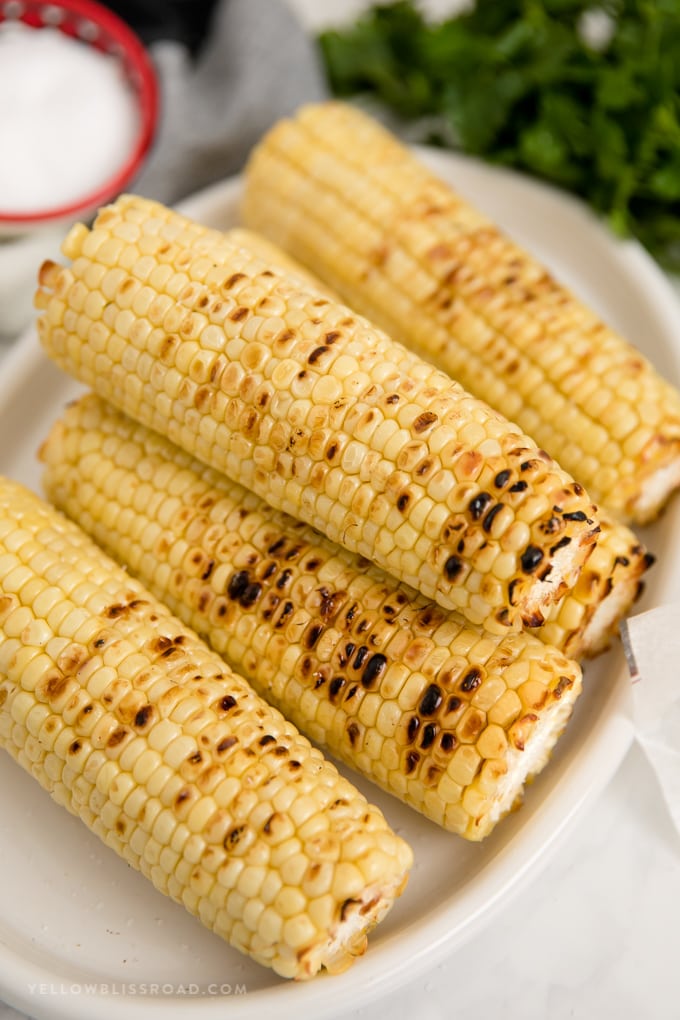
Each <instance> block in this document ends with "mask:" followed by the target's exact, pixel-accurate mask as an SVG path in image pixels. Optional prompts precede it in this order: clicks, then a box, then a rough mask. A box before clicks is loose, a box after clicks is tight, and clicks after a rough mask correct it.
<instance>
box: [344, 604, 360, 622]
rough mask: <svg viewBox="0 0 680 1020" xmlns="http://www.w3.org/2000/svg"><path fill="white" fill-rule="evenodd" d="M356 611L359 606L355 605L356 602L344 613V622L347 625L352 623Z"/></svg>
mask: <svg viewBox="0 0 680 1020" xmlns="http://www.w3.org/2000/svg"><path fill="white" fill-rule="evenodd" d="M358 610H359V606H358V605H357V603H356V602H353V603H352V605H351V606H350V607H349V609H348V610H347V612H346V613H345V620H346V621H347V623H351V622H352V620H353V619H354V617H355V616H356V615H357V612H358Z"/></svg>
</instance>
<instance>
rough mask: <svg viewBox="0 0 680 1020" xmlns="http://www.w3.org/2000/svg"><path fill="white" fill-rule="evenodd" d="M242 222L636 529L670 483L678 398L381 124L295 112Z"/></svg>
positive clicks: (679, 446) (677, 476) (258, 176)
mask: <svg viewBox="0 0 680 1020" xmlns="http://www.w3.org/2000/svg"><path fill="white" fill-rule="evenodd" d="M244 215H245V220H246V223H247V225H248V226H251V227H253V228H254V229H256V230H261V231H262V232H263V233H264V234H266V235H267V236H268V237H270V238H272V239H273V240H275V241H277V242H278V243H279V244H281V245H282V246H283V247H284V248H285V249H286V250H287V251H289V252H290V253H291V254H292V255H294V256H295V257H296V258H298V259H299V260H300V261H301V262H302V263H304V264H305V265H307V266H309V267H310V268H313V270H314V272H315V273H316V274H317V275H319V276H320V277H321V278H322V280H323V281H324V282H326V283H328V284H329V285H330V286H332V287H333V288H334V290H335V291H337V293H339V294H340V295H341V296H342V297H343V298H344V299H345V300H346V301H348V303H349V304H351V305H352V306H353V307H355V308H356V309H357V310H358V311H359V312H361V313H362V314H364V315H367V316H368V317H369V318H371V319H373V320H374V321H375V322H377V323H378V324H379V325H380V326H382V327H383V328H384V329H386V330H387V331H388V332H389V333H391V335H392V336H394V338H395V339H397V340H401V341H402V342H403V343H405V344H407V346H411V347H413V348H414V349H415V350H417V351H418V352H419V353H421V354H423V356H425V357H427V358H428V359H430V360H431V361H432V362H433V363H434V364H436V365H438V366H439V367H440V368H443V369H445V370H446V371H447V372H449V373H450V375H451V376H453V378H455V379H457V380H458V381H459V382H460V383H461V384H462V385H463V386H465V387H466V388H467V389H468V390H469V391H470V392H471V393H474V394H475V395H476V396H478V397H480V398H481V399H483V400H486V401H487V402H488V403H489V404H491V406H493V407H496V408H497V409H498V410H499V411H501V412H502V413H503V414H504V415H505V416H506V417H507V418H509V419H510V420H512V421H516V422H518V424H519V425H520V426H521V427H522V428H523V429H524V430H525V431H526V432H527V433H528V434H529V435H532V436H533V437H534V438H535V439H536V441H537V442H538V443H539V444H540V445H541V446H543V447H544V448H545V449H546V450H548V451H549V452H550V453H551V454H552V456H553V457H555V458H557V460H558V461H559V462H560V463H561V464H562V466H563V467H564V468H566V469H567V470H568V471H570V472H571V473H572V474H573V475H574V477H575V478H577V479H578V480H579V481H580V482H582V484H583V485H585V487H586V489H587V490H588V492H589V493H590V495H591V497H592V498H593V499H594V500H596V501H597V502H598V503H602V505H604V506H606V507H608V508H609V509H610V510H611V511H613V512H614V513H615V514H616V515H617V516H619V517H621V518H630V519H633V520H636V521H637V522H639V523H642V522H644V521H647V520H649V519H651V518H653V517H654V516H655V515H656V513H657V512H658V510H659V508H660V507H661V506H662V505H663V503H664V501H665V500H666V498H667V496H668V495H669V493H670V492H671V491H672V490H673V489H674V488H676V487H677V486H678V485H679V484H680V395H679V394H678V393H677V392H676V391H675V390H674V389H672V388H671V387H670V386H669V385H668V384H667V383H666V382H664V381H663V380H662V379H661V378H660V377H659V376H658V375H657V373H656V372H655V371H654V369H653V367H652V366H651V365H650V363H649V362H648V361H647V360H646V359H645V358H644V357H643V356H642V355H641V354H640V352H639V351H637V350H636V349H635V348H634V347H632V346H631V345H630V344H628V343H626V342H625V341H624V340H623V339H622V338H621V337H620V336H618V335H616V334H615V333H614V332H613V331H612V330H611V329H608V328H607V327H606V326H605V325H604V323H602V322H601V321H600V320H599V319H598V318H597V316H596V315H595V314H593V313H592V312H591V311H589V310H588V309H586V308H585V307H584V306H583V305H582V304H580V303H579V302H578V301H577V300H576V299H575V298H574V297H573V296H572V295H571V294H570V293H569V292H568V291H567V290H566V289H565V288H564V287H562V286H560V285H559V284H558V283H557V282H556V281H555V280H554V279H553V278H552V277H551V276H550V275H549V273H547V272H546V270H545V269H544V267H543V266H541V265H539V263H538V262H536V261H535V260H534V259H532V258H531V257H530V256H529V255H528V254H527V253H526V252H524V251H523V250H522V249H520V248H519V247H518V246H517V245H516V244H514V243H512V241H511V240H510V239H509V238H507V237H506V236H504V235H503V234H502V233H501V232H500V231H499V230H498V228H497V227H496V226H495V225H494V224H492V223H491V222H489V220H488V219H487V218H486V217H484V216H483V215H481V213H479V212H478V211H476V210H475V209H473V208H471V207H470V206H469V205H468V204H466V203H465V202H464V201H463V199H462V198H461V197H460V196H458V195H457V194H455V193H454V192H453V191H452V190H451V189H450V188H449V187H448V186H447V185H445V184H444V183H443V182H441V181H440V180H439V179H438V178H437V177H436V176H435V175H434V174H432V173H431V172H430V171H429V170H428V169H426V168H425V167H424V166H423V165H421V164H420V163H419V161H418V160H417V159H416V158H415V157H414V156H413V155H412V154H411V153H410V152H409V151H408V150H407V149H406V148H404V147H403V146H402V145H400V144H399V143H398V142H397V140H396V139H395V138H393V137H392V136H391V135H390V134H389V133H388V132H387V131H386V130H385V129H384V128H382V127H381V126H379V125H378V124H377V123H375V122H374V121H372V120H371V119H370V118H369V117H367V116H366V115H365V114H363V113H362V112H360V111H359V110H356V109H354V108H352V107H349V106H345V105H343V104H341V103H325V104H320V105H317V106H310V107H306V108H303V109H302V110H301V111H300V112H299V113H298V115H297V116H296V117H295V118H294V119H292V120H287V121H283V122H281V123H279V124H278V125H276V126H275V127H274V128H273V129H272V130H271V132H270V133H269V134H268V135H267V136H266V137H265V139H264V141H263V142H262V143H261V144H260V145H259V147H258V148H256V150H255V152H254V154H253V156H252V158H251V160H250V164H249V166H248V169H247V175H246V195H245V203H244Z"/></svg>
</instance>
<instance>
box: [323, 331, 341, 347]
mask: <svg viewBox="0 0 680 1020" xmlns="http://www.w3.org/2000/svg"><path fill="white" fill-rule="evenodd" d="M339 338H340V334H339V333H338V331H337V329H331V330H329V332H328V333H326V335H325V337H324V340H325V341H326V343H327V344H334V343H335V341H336V340H338V339H339Z"/></svg>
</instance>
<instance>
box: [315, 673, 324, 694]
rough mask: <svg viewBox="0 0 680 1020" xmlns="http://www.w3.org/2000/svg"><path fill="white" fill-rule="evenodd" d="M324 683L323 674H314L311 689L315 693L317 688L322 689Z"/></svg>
mask: <svg viewBox="0 0 680 1020" xmlns="http://www.w3.org/2000/svg"><path fill="white" fill-rule="evenodd" d="M325 682H326V677H325V676H324V675H323V673H315V674H314V688H313V689H314V690H315V691H318V689H319V687H323V685H324V684H325Z"/></svg>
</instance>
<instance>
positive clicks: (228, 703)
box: [219, 694, 236, 712]
mask: <svg viewBox="0 0 680 1020" xmlns="http://www.w3.org/2000/svg"><path fill="white" fill-rule="evenodd" d="M235 705H236V698H232V696H231V694H225V695H224V697H223V698H220V700H219V706H220V708H221V709H222V711H223V712H228V711H229V710H230V709H232V708H233V707H234V706H235Z"/></svg>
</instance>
